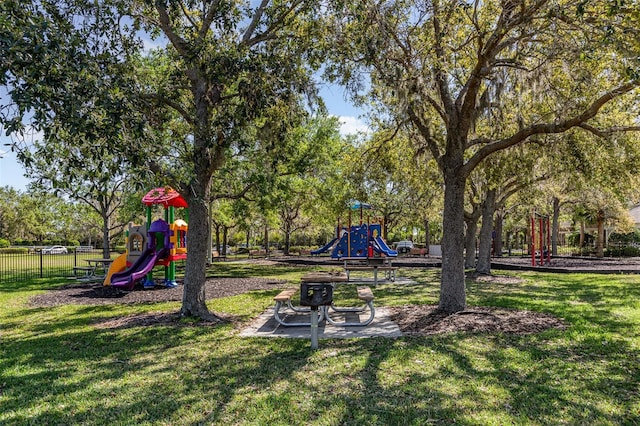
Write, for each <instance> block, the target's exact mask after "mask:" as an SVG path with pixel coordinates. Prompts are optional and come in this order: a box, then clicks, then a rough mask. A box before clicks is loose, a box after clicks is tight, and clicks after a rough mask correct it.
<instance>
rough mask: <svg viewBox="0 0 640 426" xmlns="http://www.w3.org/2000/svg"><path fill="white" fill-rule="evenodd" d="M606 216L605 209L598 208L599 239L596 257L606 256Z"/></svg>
mask: <svg viewBox="0 0 640 426" xmlns="http://www.w3.org/2000/svg"><path fill="white" fill-rule="evenodd" d="M604 218H605V215H604V210H602V209H600V210H598V213H597V221H598V241H597V243H596V257H604Z"/></svg>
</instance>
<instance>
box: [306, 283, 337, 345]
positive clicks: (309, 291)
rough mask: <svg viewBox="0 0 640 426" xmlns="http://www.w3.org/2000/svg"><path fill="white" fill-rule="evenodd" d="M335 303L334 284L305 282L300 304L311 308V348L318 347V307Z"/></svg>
mask: <svg viewBox="0 0 640 426" xmlns="http://www.w3.org/2000/svg"><path fill="white" fill-rule="evenodd" d="M331 303H333V284H331V283H329V284H327V283H312V282H303V283H302V284H300V304H301V305H302V306H309V307H310V308H311V349H318V308H319V307H320V306H328V305H331Z"/></svg>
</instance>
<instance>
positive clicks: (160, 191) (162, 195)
mask: <svg viewBox="0 0 640 426" xmlns="http://www.w3.org/2000/svg"><path fill="white" fill-rule="evenodd" d="M142 202H143V203H144V204H145V205H146V206H147V207H149V206H154V205H157V204H162V205H163V206H164V208H165V209H166V208H167V207H179V208H187V207H189V205H188V204H187V202H186V201H185V200H184V198H182V195H180V193H178V191H176V190H175V189H173V188H155V189H152V190H151V191H149V192H147V195H145V196H144V197H142Z"/></svg>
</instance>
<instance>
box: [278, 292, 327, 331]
mask: <svg viewBox="0 0 640 426" xmlns="http://www.w3.org/2000/svg"><path fill="white" fill-rule="evenodd" d="M297 292H298V288H287V289H285V290H282V291H281V292H280V293H278V294H277V295H276V296H275V297H274V298H273V300H274V301H275V302H276V305H275V307H274V308H273V318H274V319H275V320H276V321H277V322H278V324H280V325H283V326H285V327H309V326H310V325H311V322H310V321H309V322H286V321H285V320H284V318H282V317H281V316H280V310H281V309H290V310H291V311H293V312H294V313H310V312H311V309H309V308H300V307H296V306H293V304H292V303H291V298H292V297H293V296H294V295H295V294H296V293H297ZM323 319H324V312H323V310H320V318H318V321H322V320H323Z"/></svg>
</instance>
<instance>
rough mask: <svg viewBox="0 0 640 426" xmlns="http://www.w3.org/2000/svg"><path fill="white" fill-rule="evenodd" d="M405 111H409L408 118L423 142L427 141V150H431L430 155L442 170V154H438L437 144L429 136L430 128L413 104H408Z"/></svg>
mask: <svg viewBox="0 0 640 426" xmlns="http://www.w3.org/2000/svg"><path fill="white" fill-rule="evenodd" d="M407 112H408V113H409V118H410V119H411V121H412V122H413V124H415V126H416V127H417V128H418V131H419V132H420V135H422V137H423V138H424V140H425V142H426V143H427V147H428V148H429V151H431V155H432V156H433V158H434V159H435V160H436V163H438V167H440V169H441V170H444V164H442V155H441V154H440V150H439V149H438V144H437V143H436V141H435V139H433V137H432V136H431V130H430V129H429V126H427V125H426V124H424V122H423V121H422V118H420V117H419V116H418V114H416V111H415V110H414V108H413V105H409V106H408V107H407Z"/></svg>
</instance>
